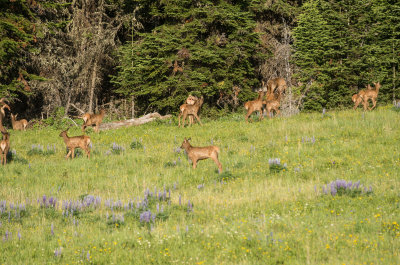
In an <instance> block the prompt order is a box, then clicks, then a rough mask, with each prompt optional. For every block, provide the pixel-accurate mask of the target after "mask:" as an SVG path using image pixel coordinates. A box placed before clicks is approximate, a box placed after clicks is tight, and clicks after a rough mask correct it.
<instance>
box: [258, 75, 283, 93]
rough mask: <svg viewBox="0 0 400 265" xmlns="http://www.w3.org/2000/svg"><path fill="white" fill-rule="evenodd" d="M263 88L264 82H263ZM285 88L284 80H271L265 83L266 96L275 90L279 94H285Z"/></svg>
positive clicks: (278, 78)
mask: <svg viewBox="0 0 400 265" xmlns="http://www.w3.org/2000/svg"><path fill="white" fill-rule="evenodd" d="M263 86H264V82H263ZM286 88H287V85H286V81H285V79H283V78H281V77H277V78H273V79H270V80H268V81H267V94H268V95H270V94H274V93H275V89H277V90H278V93H279V94H282V93H285V91H286Z"/></svg>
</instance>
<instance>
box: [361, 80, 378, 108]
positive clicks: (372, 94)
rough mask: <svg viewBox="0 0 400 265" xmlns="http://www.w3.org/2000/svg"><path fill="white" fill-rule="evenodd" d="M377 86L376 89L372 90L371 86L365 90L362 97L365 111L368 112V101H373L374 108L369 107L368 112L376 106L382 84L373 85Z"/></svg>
mask: <svg viewBox="0 0 400 265" xmlns="http://www.w3.org/2000/svg"><path fill="white" fill-rule="evenodd" d="M373 84H374V85H375V89H372V88H371V86H370V85H368V87H369V88H370V89H367V90H365V93H364V95H362V99H363V105H364V111H365V110H367V107H368V100H370V99H371V101H372V108H369V107H368V110H373V109H374V108H375V106H376V99H377V98H378V93H379V89H380V88H381V84H380V83H379V82H377V83H373Z"/></svg>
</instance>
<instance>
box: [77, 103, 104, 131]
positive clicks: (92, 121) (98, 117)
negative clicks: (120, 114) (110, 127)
mask: <svg viewBox="0 0 400 265" xmlns="http://www.w3.org/2000/svg"><path fill="white" fill-rule="evenodd" d="M105 114H106V111H105V110H104V109H101V110H100V113H97V114H90V113H85V114H83V115H82V116H80V117H79V118H81V119H82V120H83V125H82V132H85V129H86V127H89V126H91V127H93V126H94V131H95V132H99V126H100V124H101V123H102V122H103V118H104V115H105Z"/></svg>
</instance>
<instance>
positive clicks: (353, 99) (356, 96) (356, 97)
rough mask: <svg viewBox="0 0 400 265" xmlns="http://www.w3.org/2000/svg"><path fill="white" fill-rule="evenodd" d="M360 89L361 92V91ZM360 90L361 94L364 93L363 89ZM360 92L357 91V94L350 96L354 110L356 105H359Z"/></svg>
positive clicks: (360, 100) (360, 99)
mask: <svg viewBox="0 0 400 265" xmlns="http://www.w3.org/2000/svg"><path fill="white" fill-rule="evenodd" d="M361 91H362V92H361ZM361 91H360V92H361V94H363V93H365V91H364V90H361ZM360 92H359V93H357V94H354V95H353V96H352V97H351V100H352V101H353V102H354V108H353V109H354V110H356V109H357V107H358V105H360V103H361V102H362V97H361V95H360Z"/></svg>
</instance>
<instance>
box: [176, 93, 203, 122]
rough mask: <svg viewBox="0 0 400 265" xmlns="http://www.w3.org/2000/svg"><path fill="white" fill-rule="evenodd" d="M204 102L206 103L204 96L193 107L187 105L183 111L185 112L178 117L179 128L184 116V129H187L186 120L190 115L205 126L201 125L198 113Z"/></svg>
mask: <svg viewBox="0 0 400 265" xmlns="http://www.w3.org/2000/svg"><path fill="white" fill-rule="evenodd" d="M203 102H204V97H203V96H202V97H201V98H200V99H199V100H197V101H196V102H195V103H194V104H193V105H186V107H185V108H184V109H183V111H182V112H181V113H180V114H179V116H178V120H179V125H178V127H180V126H181V116H183V118H182V127H185V120H186V117H187V116H188V115H193V116H194V117H195V118H196V119H197V121H198V122H199V123H200V125H203V124H202V123H201V120H200V118H199V116H198V115H197V113H198V112H199V110H200V108H201V106H202V105H203ZM184 105H185V104H184Z"/></svg>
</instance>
